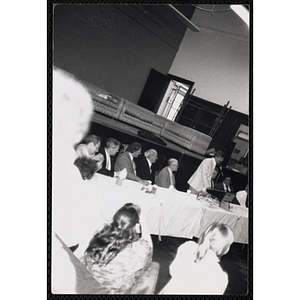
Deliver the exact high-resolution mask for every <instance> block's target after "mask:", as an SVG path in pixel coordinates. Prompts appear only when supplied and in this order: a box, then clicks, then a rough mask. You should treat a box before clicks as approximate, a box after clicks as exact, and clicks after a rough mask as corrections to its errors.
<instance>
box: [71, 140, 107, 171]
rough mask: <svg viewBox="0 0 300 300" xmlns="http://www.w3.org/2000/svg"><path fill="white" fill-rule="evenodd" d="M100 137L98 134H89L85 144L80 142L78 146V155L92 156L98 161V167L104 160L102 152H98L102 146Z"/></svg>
mask: <svg viewBox="0 0 300 300" xmlns="http://www.w3.org/2000/svg"><path fill="white" fill-rule="evenodd" d="M100 145H101V143H100V139H99V137H97V136H96V135H89V136H88V137H87V138H86V139H85V141H84V144H80V145H78V146H77V148H76V155H77V157H83V156H85V157H87V158H92V159H93V160H95V161H97V166H98V169H100V168H101V167H102V162H103V160H104V157H103V155H102V154H101V153H99V154H97V155H96V153H97V152H98V150H99V148H100Z"/></svg>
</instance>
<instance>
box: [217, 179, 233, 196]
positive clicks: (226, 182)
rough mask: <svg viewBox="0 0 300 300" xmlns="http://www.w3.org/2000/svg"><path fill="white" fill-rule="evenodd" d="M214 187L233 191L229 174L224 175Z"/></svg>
mask: <svg viewBox="0 0 300 300" xmlns="http://www.w3.org/2000/svg"><path fill="white" fill-rule="evenodd" d="M214 189H215V190H220V191H225V192H230V193H234V190H233V187H232V185H231V177H230V176H229V175H225V177H224V179H223V181H222V182H220V183H217V184H216V185H215V186H214Z"/></svg>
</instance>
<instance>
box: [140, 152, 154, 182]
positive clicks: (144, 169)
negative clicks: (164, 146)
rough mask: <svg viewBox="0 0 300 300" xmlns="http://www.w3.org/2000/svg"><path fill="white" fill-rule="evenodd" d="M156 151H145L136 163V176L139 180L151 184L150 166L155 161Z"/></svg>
mask: <svg viewBox="0 0 300 300" xmlns="http://www.w3.org/2000/svg"><path fill="white" fill-rule="evenodd" d="M157 157H158V155H157V151H156V150H154V149H149V150H147V151H145V153H144V157H143V158H142V159H141V160H139V161H138V162H137V163H136V174H137V176H139V177H140V178H141V179H145V180H149V181H151V182H153V179H154V177H153V171H152V164H154V163H155V162H156V160H157Z"/></svg>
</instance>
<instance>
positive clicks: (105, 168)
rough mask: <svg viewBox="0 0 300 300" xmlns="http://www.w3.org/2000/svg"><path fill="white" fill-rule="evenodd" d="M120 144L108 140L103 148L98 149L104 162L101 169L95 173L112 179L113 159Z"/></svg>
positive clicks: (110, 139) (113, 173)
mask: <svg viewBox="0 0 300 300" xmlns="http://www.w3.org/2000/svg"><path fill="white" fill-rule="evenodd" d="M120 144H121V143H120V142H119V141H118V140H116V139H114V138H111V137H110V138H108V139H107V141H106V144H105V147H104V148H100V150H99V152H100V153H101V154H102V155H103V157H104V161H103V163H102V167H101V169H100V170H98V171H97V173H100V174H103V175H107V176H110V177H114V175H115V172H114V160H113V157H114V156H115V155H116V154H117V152H118V151H119V148H120Z"/></svg>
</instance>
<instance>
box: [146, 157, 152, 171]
mask: <svg viewBox="0 0 300 300" xmlns="http://www.w3.org/2000/svg"><path fill="white" fill-rule="evenodd" d="M146 160H147V162H148V165H149V168H150V169H151V166H152V163H151V161H150V160H149V159H148V158H147V157H146Z"/></svg>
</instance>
